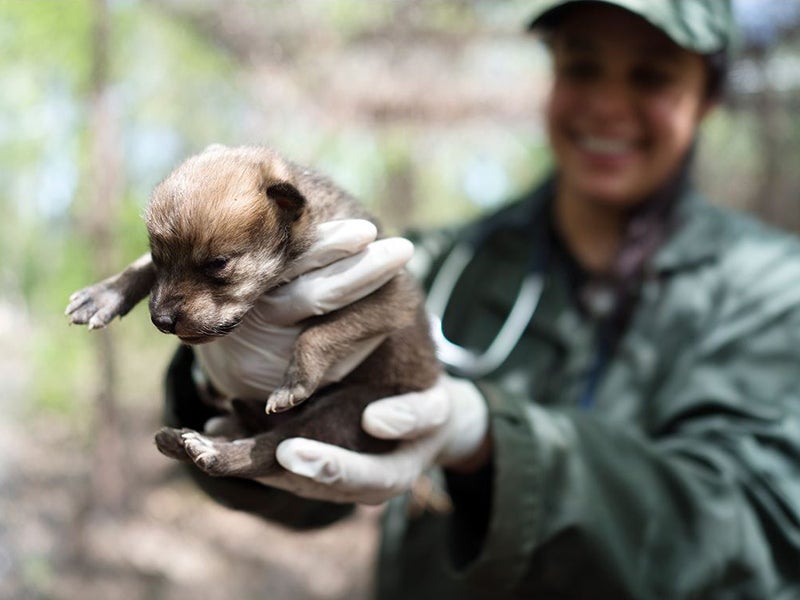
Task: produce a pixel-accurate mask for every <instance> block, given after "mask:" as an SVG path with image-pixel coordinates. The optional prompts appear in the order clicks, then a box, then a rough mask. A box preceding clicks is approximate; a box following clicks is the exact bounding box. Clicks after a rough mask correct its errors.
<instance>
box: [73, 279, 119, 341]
mask: <svg viewBox="0 0 800 600" xmlns="http://www.w3.org/2000/svg"><path fill="white" fill-rule="evenodd" d="M126 303H127V298H126V297H125V294H124V292H123V290H121V289H119V288H118V287H117V286H115V285H114V284H113V283H110V282H107V281H102V282H100V283H96V284H94V285H91V286H89V287H86V288H83V289H82V290H78V291H77V292H75V293H74V294H72V295H71V296H70V297H69V305H67V309H66V311H64V313H65V314H66V315H67V316H68V317H69V320H70V322H71V323H74V324H76V325H87V324H88V326H89V329H102V328H103V327H105V326H106V325H108V324H109V323H110V322H111V321H112V319H113V318H114V317H117V316H120V315H122V314H124V312H125V308H126Z"/></svg>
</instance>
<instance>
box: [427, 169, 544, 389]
mask: <svg viewBox="0 0 800 600" xmlns="http://www.w3.org/2000/svg"><path fill="white" fill-rule="evenodd" d="M553 186H554V183H553V180H550V181H548V182H546V183H545V184H544V185H543V186H542V187H541V188H540V189H539V190H538V193H535V195H534V196H533V197H529V198H528V200H527V203H528V206H529V209H528V210H529V212H528V214H527V215H516V216H521V217H522V218H521V219H516V218H515V219H512V220H506V221H504V222H489V223H482V224H481V225H480V226H479V227H477V228H476V229H475V230H474V231H473V232H472V233H471V235H467V236H466V237H465V239H464V240H463V241H460V242H457V243H456V244H455V245H454V246H453V248H452V249H451V250H450V252H449V253H448V254H447V256H446V258H445V259H444V260H443V261H442V262H441V266H440V267H439V270H438V271H437V272H436V274H435V276H434V277H433V280H432V282H431V284H430V286H429V287H428V299H427V302H426V305H425V306H426V309H427V311H428V314H429V317H430V320H431V331H432V336H433V339H434V342H435V343H436V351H437V356H438V358H439V360H440V361H441V362H442V363H443V364H444V365H445V366H446V367H448V368H449V369H450V370H451V371H452V372H454V373H455V374H457V375H460V376H462V377H467V378H470V379H477V378H481V377H485V376H487V375H489V374H491V373H493V372H495V371H496V370H497V369H499V368H500V367H501V366H502V365H503V363H504V362H505V361H506V359H508V357H509V356H510V355H511V353H512V352H513V351H514V348H516V346H517V344H518V343H519V341H520V339H521V338H522V336H523V334H524V333H525V330H526V329H527V327H528V324H529V323H530V322H531V321H532V319H533V316H534V314H535V313H536V309H537V308H538V306H539V301H540V300H541V298H542V292H543V290H544V281H545V273H546V271H547V265H548V263H549V256H550V235H549V233H548V229H547V228H546V227H545V226H544V223H545V222H546V219H545V218H543V217H544V214H545V211H546V210H547V204H546V203H545V202H544V201H543V200H544V199H545V198H547V197H549V196H551V195H552V194H553ZM514 230H517V231H519V230H524V231H525V233H526V236H528V237H529V239H531V240H532V244H531V248H530V250H529V260H528V263H529V264H528V269H527V273H526V274H525V276H524V277H523V278H522V281H521V282H520V286H519V291H518V292H517V297H516V300H515V301H514V305H513V306H512V308H511V310H510V311H509V313H508V316H507V317H506V319H505V322H504V323H503V325H502V326H501V327H500V330H499V331H498V333H497V335H496V336H495V337H494V339H493V340H492V342H491V343H490V344H489V346H488V347H487V348H486V350H485V351H483V352H477V351H474V350H471V349H469V348H465V347H463V346H460V345H458V344H456V343H454V342H452V341H451V340H449V339H448V338H447V336H446V335H445V333H444V330H443V327H442V321H443V319H444V315H445V312H446V310H447V306H448V304H449V303H450V298H451V297H452V295H453V292H454V291H455V289H456V286H457V285H458V282H459V280H460V279H461V277H462V275H463V274H464V272H465V271H466V270H467V268H468V267H469V265H470V263H471V262H472V260H473V259H474V258H475V255H476V254H477V253H478V252H479V251H480V249H481V247H482V246H484V245H485V244H486V243H487V242H488V241H489V239H490V238H492V237H493V236H495V235H502V233H503V232H510V231H514Z"/></svg>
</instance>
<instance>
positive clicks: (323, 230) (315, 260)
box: [286, 219, 378, 281]
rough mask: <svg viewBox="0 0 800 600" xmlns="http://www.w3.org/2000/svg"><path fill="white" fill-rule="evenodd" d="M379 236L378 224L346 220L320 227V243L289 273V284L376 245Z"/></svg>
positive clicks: (359, 220)
mask: <svg viewBox="0 0 800 600" xmlns="http://www.w3.org/2000/svg"><path fill="white" fill-rule="evenodd" d="M377 236H378V229H377V228H376V227H375V225H374V223H371V222H369V221H366V220H364V219H342V220H339V221H328V222H327V223H321V224H320V225H319V226H318V227H317V240H316V241H315V242H314V243H313V244H312V245H311V247H310V248H309V249H308V250H307V251H306V252H305V253H304V254H303V256H302V257H300V258H299V259H298V260H297V261H296V262H295V263H294V264H293V265H291V266H290V267H289V268H288V269H287V271H286V281H290V280H292V279H294V278H295V277H297V276H298V275H302V274H303V273H307V272H308V271H312V270H314V269H319V268H320V267H325V266H327V265H329V264H331V263H333V262H336V261H337V260H341V259H342V258H345V257H347V256H351V255H353V254H356V253H357V252H361V251H362V250H364V248H366V247H367V246H368V245H369V244H370V243H371V242H374V241H375V238H376V237H377Z"/></svg>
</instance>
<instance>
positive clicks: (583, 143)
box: [578, 136, 633, 155]
mask: <svg viewBox="0 0 800 600" xmlns="http://www.w3.org/2000/svg"><path fill="white" fill-rule="evenodd" d="M578 145H579V146H580V147H581V148H583V149H584V150H587V151H589V152H594V153H595V154H605V155H617V154H625V153H627V152H630V151H631V150H633V144H632V143H631V142H629V141H626V140H620V139H615V138H600V137H590V136H586V137H581V138H579V139H578Z"/></svg>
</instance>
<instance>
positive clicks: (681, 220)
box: [651, 189, 724, 273]
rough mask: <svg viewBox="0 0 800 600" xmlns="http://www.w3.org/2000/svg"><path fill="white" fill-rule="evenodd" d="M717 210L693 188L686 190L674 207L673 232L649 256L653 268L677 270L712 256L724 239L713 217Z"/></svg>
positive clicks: (719, 250)
mask: <svg viewBox="0 0 800 600" xmlns="http://www.w3.org/2000/svg"><path fill="white" fill-rule="evenodd" d="M717 211H718V209H717V208H716V207H714V206H712V205H711V204H710V203H709V202H708V201H707V200H706V199H705V198H703V197H702V196H701V195H700V194H699V193H697V192H696V191H695V190H693V189H689V190H687V191H686V192H685V193H684V194H683V195H682V197H681V198H680V199H679V201H678V206H677V207H676V214H675V225H674V227H675V229H674V231H673V232H672V234H671V235H670V236H669V237H668V238H667V240H666V241H665V242H664V245H663V246H661V248H659V249H658V250H657V251H656V253H655V255H654V256H653V259H652V262H651V268H652V269H653V271H655V272H656V273H663V272H665V271H675V270H681V269H684V268H691V267H693V266H696V265H698V264H700V263H703V262H705V261H708V260H712V259H714V258H715V257H716V256H717V255H718V254H719V253H720V252H721V249H722V245H723V238H724V230H723V227H722V221H721V220H720V219H717V218H715V214H716V213H717Z"/></svg>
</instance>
